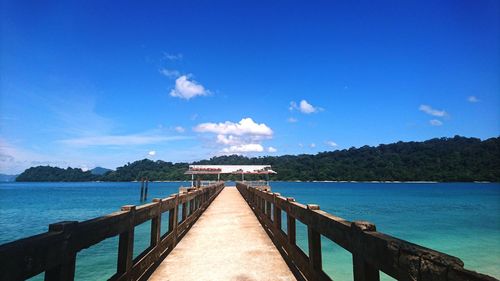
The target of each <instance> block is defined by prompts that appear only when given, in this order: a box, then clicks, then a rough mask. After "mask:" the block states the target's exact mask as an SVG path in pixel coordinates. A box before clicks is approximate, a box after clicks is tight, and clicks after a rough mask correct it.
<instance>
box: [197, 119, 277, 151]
mask: <svg viewBox="0 0 500 281" xmlns="http://www.w3.org/2000/svg"><path fill="white" fill-rule="evenodd" d="M193 130H194V131H196V132H199V133H213V134H216V136H215V145H216V146H222V148H221V149H220V150H219V151H220V152H221V153H223V154H231V153H237V154H240V153H251V152H263V151H264V147H263V146H262V142H263V141H264V140H266V139H271V138H272V135H273V130H272V129H271V128H270V127H269V126H267V125H266V124H264V123H260V124H259V123H256V122H254V121H253V119H252V118H243V119H241V120H240V121H239V122H238V123H235V122H231V121H226V122H223V123H201V124H199V125H197V126H196V127H194V128H193Z"/></svg>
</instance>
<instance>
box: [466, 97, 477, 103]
mask: <svg viewBox="0 0 500 281" xmlns="http://www.w3.org/2000/svg"><path fill="white" fill-rule="evenodd" d="M467 101H469V102H472V103H476V102H479V99H478V98H477V97H476V96H470V97H468V98H467Z"/></svg>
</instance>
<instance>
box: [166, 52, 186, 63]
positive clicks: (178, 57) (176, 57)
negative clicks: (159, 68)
mask: <svg viewBox="0 0 500 281" xmlns="http://www.w3.org/2000/svg"><path fill="white" fill-rule="evenodd" d="M163 56H164V57H165V59H167V60H170V61H175V60H182V58H183V57H184V56H183V55H182V54H181V53H178V54H169V53H164V54H163Z"/></svg>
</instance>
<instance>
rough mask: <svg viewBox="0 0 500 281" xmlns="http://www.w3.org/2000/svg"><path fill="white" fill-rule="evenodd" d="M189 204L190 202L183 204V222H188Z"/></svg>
mask: <svg viewBox="0 0 500 281" xmlns="http://www.w3.org/2000/svg"><path fill="white" fill-rule="evenodd" d="M187 204H188V202H187V201H186V202H184V204H182V214H181V215H182V221H183V222H184V221H185V220H186V217H187Z"/></svg>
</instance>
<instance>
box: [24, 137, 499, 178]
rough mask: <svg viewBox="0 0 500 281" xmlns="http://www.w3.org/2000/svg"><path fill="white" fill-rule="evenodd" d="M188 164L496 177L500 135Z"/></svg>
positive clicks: (173, 171) (145, 170)
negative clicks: (483, 138)
mask: <svg viewBox="0 0 500 281" xmlns="http://www.w3.org/2000/svg"><path fill="white" fill-rule="evenodd" d="M193 164H213V165H224V164H225V165H230V164H255V165H258V164H270V165H272V166H273V169H274V170H276V171H278V174H277V175H273V176H272V177H271V179H272V180H278V181H296V180H299V181H440V182H471V181H490V182H500V137H495V138H490V139H486V140H483V141H481V140H480V139H477V138H466V137H460V136H455V137H453V138H435V139H430V140H427V141H423V142H401V141H400V142H397V143H392V144H382V145H379V146H377V147H370V146H363V147H359V148H349V149H344V150H337V151H330V152H321V153H318V154H315V155H310V154H300V155H283V156H263V157H253V158H249V157H245V156H239V155H230V156H220V157H213V158H211V159H209V160H202V161H197V162H194V163H193ZM188 165H189V163H172V162H165V161H161V160H157V161H152V160H149V159H144V160H139V161H135V162H133V163H127V164H126V165H124V166H122V167H118V168H117V169H116V170H114V171H112V170H106V169H102V168H101V169H98V171H97V170H93V171H83V170H81V169H78V168H67V169H62V168H57V167H49V166H38V167H32V168H29V169H27V170H25V171H24V172H23V173H21V174H20V175H19V176H18V177H17V178H16V181H134V180H140V179H142V178H145V177H148V178H149V180H151V181H167V180H187V176H186V175H184V172H185V171H186V169H187V168H188ZM238 178H239V177H237V176H235V177H234V179H238ZM248 178H249V179H250V177H248ZM206 179H209V178H206ZM226 179H231V178H226Z"/></svg>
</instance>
